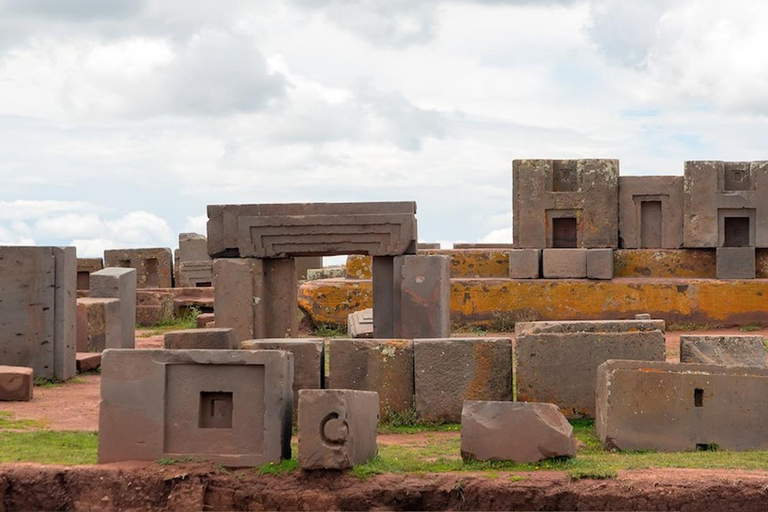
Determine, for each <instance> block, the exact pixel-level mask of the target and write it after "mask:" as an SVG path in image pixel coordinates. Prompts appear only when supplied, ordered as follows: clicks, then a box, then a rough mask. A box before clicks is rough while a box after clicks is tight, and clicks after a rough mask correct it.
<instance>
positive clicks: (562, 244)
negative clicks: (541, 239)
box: [546, 210, 581, 249]
mask: <svg viewBox="0 0 768 512" xmlns="http://www.w3.org/2000/svg"><path fill="white" fill-rule="evenodd" d="M580 218H581V210H547V226H546V229H547V247H550V248H555V249H573V248H576V247H579V245H580V242H581V236H580V233H579V221H580Z"/></svg>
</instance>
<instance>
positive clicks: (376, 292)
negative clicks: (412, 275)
mask: <svg viewBox="0 0 768 512" xmlns="http://www.w3.org/2000/svg"><path fill="white" fill-rule="evenodd" d="M371 268H372V270H373V275H372V276H371V280H372V284H373V291H372V295H373V313H374V315H373V337H374V338H380V339H384V338H393V337H394V336H395V300H396V299H395V295H396V294H397V293H399V290H398V289H396V288H395V258H393V257H391V256H376V257H374V258H373V262H372V265H371Z"/></svg>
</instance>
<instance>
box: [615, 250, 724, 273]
mask: <svg viewBox="0 0 768 512" xmlns="http://www.w3.org/2000/svg"><path fill="white" fill-rule="evenodd" d="M613 264H614V275H615V276H616V277H651V278H673V277H696V278H712V279H714V278H715V275H716V268H715V251H714V250H713V249H621V250H618V251H615V252H614V253H613Z"/></svg>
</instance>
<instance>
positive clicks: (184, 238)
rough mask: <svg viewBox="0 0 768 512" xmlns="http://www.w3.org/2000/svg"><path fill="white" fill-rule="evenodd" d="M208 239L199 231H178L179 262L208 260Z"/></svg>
mask: <svg viewBox="0 0 768 512" xmlns="http://www.w3.org/2000/svg"><path fill="white" fill-rule="evenodd" d="M210 259H211V257H210V256H208V240H207V239H206V238H205V235H201V234H199V233H179V263H183V262H185V261H205V260H210Z"/></svg>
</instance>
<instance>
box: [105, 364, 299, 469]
mask: <svg viewBox="0 0 768 512" xmlns="http://www.w3.org/2000/svg"><path fill="white" fill-rule="evenodd" d="M292 383H293V356H292V355H291V354H290V353H288V352H283V351H277V350H269V351H258V352H254V351H247V350H106V351H104V354H103V358H102V367H101V409H100V415H99V462H100V463H105V462H118V461H123V460H158V459H162V458H184V457H193V458H196V459H203V460H210V461H213V462H215V463H217V464H221V465H224V466H233V467H252V466H260V465H262V464H266V463H269V462H272V463H278V462H280V460H281V459H284V458H285V459H287V458H290V456H291V447H290V440H291V407H292V405H291V404H292V397H291V395H292V391H291V389H292Z"/></svg>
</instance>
